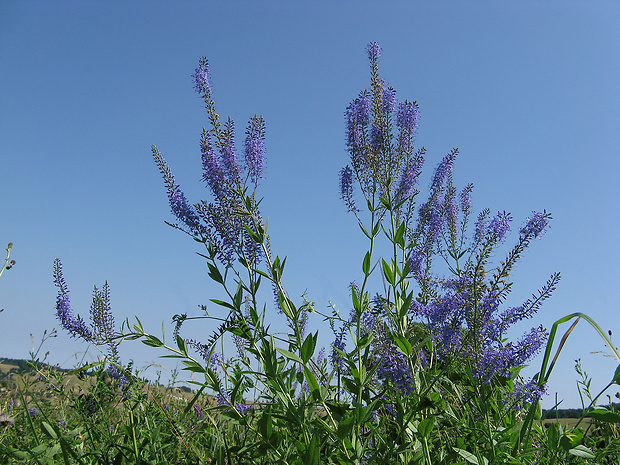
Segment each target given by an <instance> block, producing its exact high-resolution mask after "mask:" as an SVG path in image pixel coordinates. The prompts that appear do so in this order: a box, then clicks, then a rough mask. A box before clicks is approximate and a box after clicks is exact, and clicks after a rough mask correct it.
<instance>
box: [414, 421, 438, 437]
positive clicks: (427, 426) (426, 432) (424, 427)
mask: <svg viewBox="0 0 620 465" xmlns="http://www.w3.org/2000/svg"><path fill="white" fill-rule="evenodd" d="M433 426H435V419H434V418H433V417H430V418H426V419H424V420H422V421H421V422H420V424H419V425H418V433H420V434H421V435H422V437H424V438H427V439H428V438H429V437H430V435H431V431H433Z"/></svg>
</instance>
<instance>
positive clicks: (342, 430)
mask: <svg viewBox="0 0 620 465" xmlns="http://www.w3.org/2000/svg"><path fill="white" fill-rule="evenodd" d="M354 424H355V417H354V416H353V415H351V416H350V417H348V418H345V419H344V420H343V421H341V422H340V424H339V425H338V431H336V436H338V439H340V440H343V439H344V438H346V437H347V436H348V435H349V433H350V432H351V430H352V429H353V425H354Z"/></svg>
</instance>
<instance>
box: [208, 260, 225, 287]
mask: <svg viewBox="0 0 620 465" xmlns="http://www.w3.org/2000/svg"><path fill="white" fill-rule="evenodd" d="M207 265H208V266H209V277H210V278H211V279H212V280H213V281H215V282H218V283H220V284H224V278H223V277H222V273H220V270H218V269H217V267H216V266H214V265H213V264H211V263H207Z"/></svg>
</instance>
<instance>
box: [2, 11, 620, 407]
mask: <svg viewBox="0 0 620 465" xmlns="http://www.w3.org/2000/svg"><path fill="white" fill-rule="evenodd" d="M619 31H620V6H618V3H617V2H615V1H591V2H576V1H566V0H562V1H538V0H537V1H527V0H526V1H520V2H497V1H492V2H491V1H489V2H483V1H473V2H469V1H468V2H462V1H438V2H422V1H410V2H396V1H381V2H368V1H342V2H340V1H314V2H275V1H264V2H249V1H247V2H246V1H243V2H241V1H231V2H209V1H175V2H164V1H131V2H127V1H107V2H83V1H56V2H47V1H38V2H35V1H19V2H17V1H8V0H0V173H1V176H2V181H1V182H0V199H1V203H0V205H1V207H2V221H1V222H0V242H1V243H2V244H0V245H2V248H4V245H3V244H6V243H8V242H9V241H11V242H13V243H14V249H13V254H12V257H13V258H14V259H15V260H16V261H17V265H16V266H15V267H14V268H13V269H11V270H9V271H7V272H6V273H5V274H4V275H3V276H2V277H1V278H0V308H4V312H2V313H1V314H0V356H2V357H12V358H27V357H28V352H29V351H30V350H31V340H30V336H29V334H30V333H32V334H33V336H34V338H35V341H37V340H38V339H39V338H40V336H41V334H42V333H43V331H44V330H45V329H47V330H48V331H49V330H51V329H52V328H58V322H57V321H56V319H55V315H54V304H55V299H56V289H55V287H54V285H53V282H52V264H53V260H54V259H55V258H56V257H60V258H61V259H62V262H63V265H64V274H65V278H66V280H67V283H68V285H69V288H70V289H71V302H72V306H73V309H74V311H76V312H78V313H80V314H82V315H84V316H87V315H88V309H89V305H90V300H91V293H92V288H93V285H97V286H101V285H102V284H103V283H104V282H105V281H106V280H107V281H108V282H109V284H110V287H111V296H112V306H113V309H114V313H115V316H116V320H117V324H120V322H121V321H122V320H123V319H125V318H128V317H129V318H133V316H134V315H137V316H139V317H140V319H141V320H142V322H143V324H144V325H145V326H146V327H147V329H149V330H150V331H151V332H153V333H155V334H158V333H160V332H161V326H162V322H163V323H165V326H166V329H167V331H168V333H170V332H171V325H170V324H169V323H170V320H171V317H172V315H174V314H175V313H183V312H187V313H189V314H197V313H198V310H199V309H198V306H199V305H200V304H205V303H207V302H208V300H209V299H210V298H213V297H216V298H217V297H221V293H220V291H219V289H218V288H217V287H216V286H215V285H214V284H212V283H211V282H210V281H209V278H208V277H207V275H206V270H205V268H206V267H205V264H204V262H203V261H202V259H201V258H200V257H198V256H197V255H196V254H195V252H196V251H200V249H199V248H197V245H196V244H195V243H194V242H193V241H192V240H191V239H189V238H188V237H187V236H185V235H184V234H182V233H180V232H178V231H176V230H173V229H171V228H170V227H168V226H166V225H165V224H164V220H172V216H171V214H170V211H169V207H168V203H167V197H166V193H165V190H164V186H163V182H162V180H161V177H160V175H159V172H158V170H157V167H156V166H155V164H154V162H153V160H152V157H151V151H150V147H151V144H156V145H157V146H158V147H159V149H160V150H161V151H162V153H163V155H164V157H166V159H167V161H168V163H169V164H170V165H171V167H172V169H173V171H174V174H175V176H176V179H177V181H178V182H179V183H180V184H181V187H182V188H183V190H184V191H185V193H186V195H187V197H188V198H189V199H190V200H192V201H198V200H200V199H202V198H208V196H207V191H206V189H205V187H204V185H202V184H201V182H200V177H201V164H200V151H199V136H200V133H201V130H202V126H203V125H204V126H207V124H208V121H207V118H206V114H205V112H204V109H203V104H202V103H201V100H200V98H199V96H198V94H196V93H195V92H194V90H193V88H192V80H191V74H192V72H193V70H194V68H195V67H196V66H197V63H198V59H199V57H200V56H206V57H207V58H208V59H209V62H210V69H211V73H212V78H213V85H214V88H215V98H216V101H217V105H218V111H219V113H220V114H221V115H222V116H224V117H226V116H227V115H231V116H232V118H233V119H234V120H235V122H236V124H237V134H238V138H239V139H238V142H237V145H238V147H241V146H242V134H243V130H244V128H245V126H246V124H247V121H248V118H249V117H250V116H252V115H254V114H255V113H258V114H262V115H264V117H265V119H266V124H267V139H266V147H267V162H266V163H267V164H266V177H265V179H264V180H263V182H262V185H261V189H260V194H262V195H263V196H264V198H265V200H264V202H263V207H262V211H263V213H264V215H265V216H267V217H268V218H269V232H270V233H271V237H272V244H273V248H274V252H275V253H276V254H278V255H280V256H288V262H287V268H286V271H285V275H284V281H285V282H286V283H287V287H288V290H289V292H290V293H291V294H292V295H293V296H295V297H297V298H298V299H299V300H301V299H300V297H299V296H300V295H301V294H302V293H303V292H304V291H306V293H307V296H308V298H309V299H310V300H312V301H314V302H316V306H317V308H319V309H324V310H325V311H327V310H328V308H327V307H328V304H329V302H333V303H334V304H335V305H336V306H337V307H338V308H340V309H341V310H342V311H343V312H345V313H348V307H349V297H348V284H349V283H350V282H351V281H352V280H354V279H359V278H360V275H361V269H360V265H361V262H362V258H363V254H364V252H365V248H364V247H365V242H364V240H363V238H362V237H361V233H360V232H359V229H358V227H357V225H356V221H355V218H354V217H353V216H352V215H350V214H347V213H346V208H345V206H344V205H343V204H342V202H341V201H340V199H339V190H338V171H339V170H340V168H342V167H343V166H344V165H345V164H347V162H348V157H347V153H346V151H345V143H344V110H345V108H346V106H347V104H348V102H349V101H350V100H352V99H353V98H354V97H355V96H356V95H357V93H358V92H359V91H360V90H362V89H364V88H366V87H368V86H369V70H368V63H367V57H366V53H365V45H366V44H367V43H368V42H370V41H377V42H379V43H380V44H381V45H382V47H383V56H382V58H381V61H380V64H381V73H382V76H383V77H384V78H385V79H386V80H387V81H388V82H389V83H390V84H391V85H393V86H394V87H395V88H396V90H397V92H398V94H397V95H398V98H399V99H400V100H404V99H405V98H408V99H409V100H417V102H418V104H419V105H420V111H421V120H420V129H419V131H418V136H417V145H418V146H425V147H426V148H427V150H428V152H427V162H426V165H425V176H424V177H423V179H422V181H421V182H422V187H423V188H426V187H427V186H428V183H429V178H430V174H431V173H432V171H433V169H434V167H435V165H436V164H437V163H438V162H439V160H440V159H441V157H443V156H444V155H445V154H446V153H447V152H448V151H449V150H451V149H452V148H453V147H459V149H460V156H459V159H458V160H457V163H456V168H455V181H456V183H457V185H459V186H464V185H465V184H466V183H468V182H473V183H474V184H475V186H476V187H475V190H474V195H473V202H474V209H475V211H476V212H478V211H480V210H482V209H483V208H485V207H489V208H490V209H491V211H492V212H497V211H498V210H506V211H509V212H511V213H512V215H513V217H514V223H513V231H515V233H513V235H512V236H510V237H509V238H508V241H507V242H506V247H508V246H510V245H511V244H512V242H513V241H514V240H515V239H516V236H515V234H516V231H518V229H519V227H520V225H522V224H523V222H524V221H525V219H526V217H527V216H528V215H529V214H530V213H531V212H532V210H537V211H542V210H543V209H546V210H547V211H550V212H551V213H552V214H553V217H554V220H553V221H552V224H551V229H550V230H549V231H548V232H547V234H545V235H544V237H543V238H542V239H541V240H539V241H536V242H535V243H534V244H533V246H532V247H531V248H530V249H529V250H528V252H527V253H526V254H525V256H524V258H523V259H522V260H521V262H520V263H519V265H518V267H517V270H516V273H515V274H514V279H515V285H514V291H513V294H512V296H511V301H510V303H512V304H514V305H518V304H520V303H521V302H522V301H523V300H524V299H526V298H527V297H529V296H530V294H531V293H532V292H535V291H536V290H537V289H538V288H539V287H540V286H541V285H543V284H544V283H545V281H546V280H547V279H548V278H549V276H550V275H551V274H552V273H553V272H555V271H561V272H562V275H563V278H562V281H561V282H560V284H559V286H558V288H557V290H556V292H555V294H554V296H553V297H552V298H551V299H550V300H548V301H547V302H546V303H545V305H543V307H542V309H541V310H540V312H539V314H538V315H537V317H536V319H535V320H530V321H527V322H525V324H523V325H522V326H520V327H519V328H518V332H517V333H515V334H516V335H517V336H518V335H519V334H520V333H521V332H525V331H526V330H527V329H528V328H529V327H530V326H533V325H538V324H543V325H545V326H546V327H550V326H551V324H552V323H553V321H555V320H557V319H558V318H560V317H562V316H564V315H565V314H568V313H571V312H575V311H582V312H585V313H587V314H589V315H591V316H592V317H594V318H595V319H596V320H597V321H598V322H599V323H600V324H601V326H602V327H603V328H604V329H605V330H607V329H610V330H612V331H614V332H617V333H620V325H619V321H620V320H619V318H618V311H619V310H620V286H619V285H618V277H619V273H618V263H619V262H620V245H619V241H618V230H619V227H620V221H619V219H618V213H617V209H618V200H619V196H618V190H617V180H618V175H619V174H620V172H619V171H620V170H619V168H620V162H619V161H618V150H619V147H620V136H619V132H618V127H620V112H619V110H618V109H619V108H620V90H619V87H618V86H619V82H620V79H619V78H620V32H619ZM426 193H427V191H425V190H424V189H423V194H422V196H423V197H424V196H425V194H426ZM495 258H496V259H497V260H501V259H502V258H503V255H502V254H498V255H497V256H496V257H495ZM310 325H311V327H312V328H313V329H316V328H320V329H321V331H323V333H324V335H323V336H322V339H321V340H322V341H323V344H324V345H327V344H329V343H330V341H331V340H333V338H331V336H330V334H329V328H327V327H325V325H324V324H323V323H322V322H321V320H320V319H319V318H317V319H314V320H311V321H310ZM211 327H212V325H211V324H209V323H208V322H205V321H202V322H201V321H199V322H197V324H196V325H195V326H193V327H192V328H190V333H192V334H191V335H192V336H194V337H197V338H203V339H206V338H207V337H208V335H209V331H210V329H211ZM59 333H60V334H59V337H57V338H55V339H53V340H51V341H48V342H47V343H46V344H45V345H44V348H43V350H44V351H46V350H48V351H49V352H50V354H49V360H50V361H52V362H53V363H60V364H61V365H63V366H72V365H73V364H74V363H76V356H75V354H76V353H77V352H79V351H83V350H85V349H86V346H85V345H83V344H81V343H80V342H78V341H76V340H72V339H70V338H69V337H68V336H67V335H66V334H65V333H64V332H62V331H59ZM597 351H603V352H604V351H605V347H604V344H603V343H602V341H601V340H600V339H599V338H598V336H596V334H595V332H594V331H593V330H592V329H590V328H589V327H588V326H587V325H586V324H580V325H579V326H578V327H577V329H576V331H575V332H574V333H573V335H572V336H571V338H570V339H569V344H568V347H567V348H566V350H565V353H564V355H563V356H562V358H561V360H560V363H559V366H558V368H557V369H556V372H555V374H554V375H553V376H552V380H551V384H550V386H549V392H550V394H551V396H550V399H551V400H552V397H553V395H554V393H555V392H556V391H557V392H559V397H560V398H564V399H566V402H565V404H564V406H566V407H571V406H577V405H578V404H579V401H578V396H577V390H576V384H575V380H576V374H575V373H574V369H573V367H574V361H575V359H577V358H581V359H582V361H583V363H584V366H585V368H586V370H587V371H588V373H589V374H590V375H592V376H593V377H594V383H593V386H595V387H597V386H602V385H604V384H606V383H607V382H608V380H609V379H611V376H612V375H613V370H614V369H615V367H616V363H615V362H614V361H613V360H612V359H609V358H608V357H605V356H604V355H603V354H600V353H598V354H593V353H592V352H597ZM160 354H161V353H158V352H157V351H155V350H153V349H149V348H146V347H145V346H142V344H139V343H137V342H131V341H130V342H126V343H125V344H124V345H123V346H122V347H121V355H122V357H123V359H124V360H125V361H128V360H129V359H132V358H133V359H135V361H136V366H138V367H142V366H144V365H146V364H147V363H149V362H151V361H153V362H155V363H161V360H158V358H157V357H158V355H160ZM78 357H79V355H78ZM538 364H539V362H538V361H537V362H535V364H534V366H536V367H538ZM151 373H153V372H151ZM164 376H165V375H164ZM614 393H615V391H612V392H611V394H612V395H613V394H614ZM550 402H551V401H548V402H546V405H549V404H550Z"/></svg>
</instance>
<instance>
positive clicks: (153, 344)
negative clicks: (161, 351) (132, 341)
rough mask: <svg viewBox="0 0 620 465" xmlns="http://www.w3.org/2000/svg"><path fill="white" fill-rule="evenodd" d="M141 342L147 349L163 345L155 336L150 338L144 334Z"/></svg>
mask: <svg viewBox="0 0 620 465" xmlns="http://www.w3.org/2000/svg"><path fill="white" fill-rule="evenodd" d="M142 342H143V343H144V344H146V345H147V346H149V347H161V346H163V345H164V343H163V342H161V341H160V340H159V339H158V338H156V337H155V336H151V335H150V334H146V335H145V336H144V340H143V341H142Z"/></svg>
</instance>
